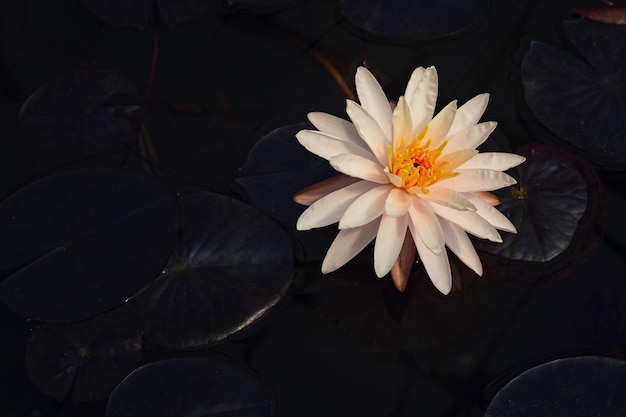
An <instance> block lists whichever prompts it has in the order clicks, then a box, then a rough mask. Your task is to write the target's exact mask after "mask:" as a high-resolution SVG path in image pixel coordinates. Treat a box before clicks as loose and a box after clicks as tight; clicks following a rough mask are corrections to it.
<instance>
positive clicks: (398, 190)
mask: <svg viewBox="0 0 626 417" xmlns="http://www.w3.org/2000/svg"><path fill="white" fill-rule="evenodd" d="M437 88H438V78H437V71H436V70H435V68H434V67H430V68H426V69H425V68H422V67H419V68H417V69H416V70H415V71H414V72H413V74H412V75H411V78H410V80H409V82H408V84H407V87H406V91H405V94H404V96H401V97H400V98H399V100H398V102H397V103H398V104H397V106H395V108H392V106H391V105H390V103H389V101H388V99H387V97H386V95H385V93H384V92H383V90H382V88H381V86H380V85H379V84H378V82H377V81H376V79H375V78H374V76H373V75H372V74H371V73H370V72H369V71H368V70H367V69H366V68H364V67H360V68H358V70H357V73H356V89H357V95H358V97H359V101H360V103H361V104H360V105H359V104H357V103H356V102H354V101H352V100H347V107H346V111H347V113H348V116H349V118H350V120H351V122H350V121H347V120H344V119H341V118H339V117H335V116H333V115H330V114H326V113H318V112H316V113H310V114H309V115H308V118H309V120H310V121H311V123H312V124H313V125H314V126H315V127H316V128H317V129H318V130H302V131H300V132H298V134H297V135H296V137H297V139H298V141H299V142H300V143H301V144H302V146H304V147H305V148H306V149H308V150H309V151H310V152H312V153H314V154H316V155H319V156H320V157H322V158H325V159H327V160H328V161H329V162H330V164H331V165H332V166H333V168H335V169H336V170H337V171H339V172H340V173H342V174H345V176H348V177H349V178H347V177H345V176H341V177H338V178H337V179H332V180H330V181H326V182H324V183H320V185H318V186H316V187H312V188H311V189H310V190H305V191H303V192H301V193H299V194H298V195H297V196H296V201H298V202H302V203H304V204H310V207H308V208H307V209H306V210H305V211H304V213H302V215H301V216H300V218H299V219H298V222H297V225H296V227H297V229H298V230H308V229H311V228H317V227H323V226H327V225H330V224H333V223H335V222H338V223H339V229H340V230H339V234H338V235H337V237H336V239H335V240H334V242H333V243H332V245H331V246H330V248H329V250H328V253H327V254H326V257H325V259H324V261H323V263H322V272H323V273H329V272H332V271H334V270H336V269H338V268H340V267H341V266H343V265H344V264H345V263H347V262H348V261H349V260H351V259H352V258H353V257H354V256H356V255H357V254H358V253H359V252H360V251H361V250H362V249H363V248H365V247H366V246H367V245H368V244H369V243H370V242H372V241H373V240H374V239H376V241H375V245H374V270H375V272H376V275H377V276H378V277H384V276H385V275H387V274H388V273H389V272H390V271H392V268H393V267H394V264H396V266H397V263H398V262H399V261H400V260H401V259H399V256H400V253H401V251H402V252H405V250H408V253H410V252H411V250H412V251H413V253H415V249H416V250H417V254H418V255H419V258H420V260H421V262H422V263H423V265H424V267H425V269H426V272H427V273H428V276H429V277H430V279H431V281H432V282H433V284H434V286H435V287H436V288H437V289H438V290H439V291H441V292H442V293H444V294H447V293H449V292H450V290H451V287H452V277H451V271H450V263H449V261H448V255H447V252H446V247H447V248H448V249H450V250H451V251H452V252H453V253H454V254H456V255H457V257H458V258H459V259H460V260H461V261H462V262H463V263H465V264H466V265H467V266H468V267H469V268H471V269H472V270H473V271H475V272H476V273H477V274H478V275H482V265H481V262H480V259H479V258H478V255H477V253H476V250H475V249H474V246H473V245H472V242H471V241H470V239H469V237H468V236H467V233H470V234H472V235H474V236H477V237H479V238H485V239H489V240H491V241H494V242H502V238H501V237H500V234H499V232H498V230H503V231H507V232H511V233H516V230H515V227H514V226H513V224H512V223H511V222H510V221H509V220H508V219H507V218H506V217H505V216H504V215H503V214H502V213H500V212H499V211H498V210H497V209H495V208H494V207H493V204H494V197H493V195H491V194H490V193H488V192H487V191H492V190H496V189H499V188H502V187H505V186H509V185H512V184H515V180H514V179H513V178H512V177H510V176H509V175H507V174H506V173H504V172H503V171H505V170H507V169H509V168H512V167H514V166H517V165H519V164H520V163H522V162H523V161H524V160H525V158H524V157H522V156H519V155H515V154H510V153H500V152H486V153H479V152H478V151H477V150H476V148H477V147H478V146H479V145H480V144H481V143H483V142H484V141H485V140H486V139H487V137H488V136H489V134H490V133H491V132H492V131H493V130H494V129H495V127H496V123H495V122H483V123H478V121H479V119H480V118H481V116H482V114H483V113H484V111H485V109H486V107H487V103H488V101H489V95H488V94H480V95H477V96H476V97H474V98H472V99H471V100H469V101H467V102H466V103H465V104H464V105H463V106H461V107H459V108H457V102H456V100H455V101H452V102H451V103H450V104H448V105H447V106H446V107H444V108H443V109H442V110H441V111H440V112H439V113H438V114H437V115H435V116H434V117H433V114H434V109H435V103H436V100H437ZM407 229H408V230H409V231H410V237H412V239H410V238H409V235H408V234H407ZM405 238H407V239H406V242H405ZM412 242H414V243H412ZM407 244H409V246H410V247H408V246H407ZM413 244H414V247H415V248H413ZM403 247H404V250H403ZM404 263H405V264H406V263H407V262H404ZM412 264H413V261H411V262H410V265H409V269H410V267H411V266H412ZM396 273H397V271H396V270H394V271H392V278H393V279H394V284H395V285H396V287H397V288H398V289H399V290H400V291H403V290H404V287H405V285H406V280H407V279H408V274H405V275H404V276H400V277H397V276H395V275H394V274H396Z"/></svg>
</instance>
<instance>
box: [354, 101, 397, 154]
mask: <svg viewBox="0 0 626 417" xmlns="http://www.w3.org/2000/svg"><path fill="white" fill-rule="evenodd" d="M346 103H347V104H346V112H347V113H348V116H350V120H352V123H354V126H355V127H356V130H357V131H358V132H359V135H360V136H361V137H362V138H363V140H364V141H365V143H367V146H368V147H369V148H370V150H371V151H372V153H373V154H374V156H376V159H378V162H380V164H381V165H382V166H385V165H386V164H387V145H390V144H391V129H390V131H389V135H388V136H387V135H386V134H385V133H383V131H382V130H381V128H380V126H379V125H378V123H377V122H376V120H374V118H373V117H372V116H371V115H370V114H369V113H368V112H367V111H365V109H364V108H363V107H361V106H359V105H358V104H356V103H355V102H354V101H352V100H347V101H346ZM389 124H391V118H390V120H389Z"/></svg>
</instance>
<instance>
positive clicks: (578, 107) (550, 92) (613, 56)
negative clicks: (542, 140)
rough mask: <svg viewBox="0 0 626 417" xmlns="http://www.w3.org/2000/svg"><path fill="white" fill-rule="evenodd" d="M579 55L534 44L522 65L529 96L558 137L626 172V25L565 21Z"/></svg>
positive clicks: (536, 113)
mask: <svg viewBox="0 0 626 417" xmlns="http://www.w3.org/2000/svg"><path fill="white" fill-rule="evenodd" d="M563 32H564V34H565V36H566V37H567V40H568V41H569V42H571V43H572V45H573V46H574V48H575V49H576V51H570V50H566V49H563V48H561V47H558V46H555V45H551V44H548V43H545V42H542V41H533V42H531V44H530V48H529V49H528V51H527V52H526V54H525V56H524V59H523V61H522V65H521V77H522V83H523V86H524V97H525V100H526V103H527V104H528V107H529V108H530V111H531V112H532V114H533V115H534V116H535V117H536V118H537V119H538V120H539V122H540V123H541V124H543V125H544V126H545V127H546V128H547V129H549V131H550V132H552V134H553V135H555V136H556V141H558V142H560V143H563V144H566V145H567V146H569V147H570V148H573V149H574V150H576V151H577V152H579V153H581V154H583V156H585V157H587V158H588V159H590V160H592V161H593V162H595V163H597V164H599V165H601V166H602V167H605V168H611V169H617V168H626V140H624V132H626V118H624V114H626V72H625V71H624V68H625V67H626V26H620V25H608V24H604V23H599V22H593V21H589V20H586V19H583V18H580V19H576V20H570V21H564V22H563Z"/></svg>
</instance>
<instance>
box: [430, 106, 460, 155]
mask: <svg viewBox="0 0 626 417" xmlns="http://www.w3.org/2000/svg"><path fill="white" fill-rule="evenodd" d="M455 113H456V100H453V101H451V102H450V103H449V104H448V105H447V106H446V107H444V108H443V109H442V110H441V111H440V112H439V113H437V115H436V116H435V117H434V118H433V120H432V121H431V122H430V123H429V125H428V133H427V134H426V137H427V138H428V139H430V140H431V144H430V147H431V149H432V148H436V147H438V146H439V145H441V144H442V143H443V141H444V140H446V138H447V137H448V131H449V130H450V126H451V125H452V122H453V121H454V114H455Z"/></svg>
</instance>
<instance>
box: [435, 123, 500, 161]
mask: <svg viewBox="0 0 626 417" xmlns="http://www.w3.org/2000/svg"><path fill="white" fill-rule="evenodd" d="M497 125H498V124H497V123H496V122H484V123H479V124H477V125H474V126H472V127H470V128H468V129H465V130H463V131H462V132H459V133H457V134H456V135H453V136H452V135H451V136H448V144H447V145H446V147H445V148H444V149H443V152H442V153H441V155H442V156H443V155H447V154H449V153H452V152H456V151H460V150H462V149H476V148H477V147H478V146H479V145H480V144H482V143H483V142H484V141H485V140H487V138H488V137H489V135H490V134H491V132H493V130H494V129H495V128H496V126H497Z"/></svg>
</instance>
